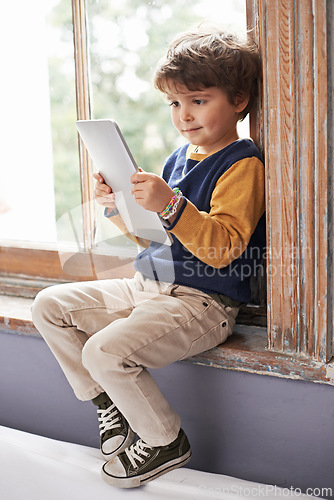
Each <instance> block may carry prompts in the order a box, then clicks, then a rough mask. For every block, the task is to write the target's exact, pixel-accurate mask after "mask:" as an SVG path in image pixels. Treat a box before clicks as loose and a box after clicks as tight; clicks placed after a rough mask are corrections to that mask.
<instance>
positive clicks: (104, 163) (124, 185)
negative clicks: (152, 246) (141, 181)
mask: <svg viewBox="0 0 334 500" xmlns="http://www.w3.org/2000/svg"><path fill="white" fill-rule="evenodd" d="M76 125H77V129H78V131H79V134H80V136H81V138H82V140H83V142H84V144H85V146H86V148H87V151H88V153H89V155H90V156H91V158H92V160H93V163H94V164H95V166H96V168H97V170H98V171H99V172H100V173H101V175H102V177H103V178H104V180H105V182H106V184H108V186H110V187H111V189H112V190H113V192H114V193H115V203H116V206H117V208H118V211H119V213H120V215H121V217H122V219H123V221H124V222H125V224H126V227H127V228H128V231H129V233H131V234H133V235H135V236H138V237H140V238H146V239H148V240H150V241H155V242H157V243H162V244H165V245H171V242H172V239H171V237H170V235H169V234H168V233H167V232H166V230H165V228H164V226H163V224H162V222H161V220H160V218H159V216H158V214H157V213H155V212H151V211H149V210H146V209H145V208H143V207H141V206H140V205H138V204H137V203H136V201H135V199H134V197H133V195H132V194H131V188H132V184H131V182H130V177H131V175H132V174H133V173H135V172H136V170H138V167H137V165H136V162H135V160H134V158H133V156H132V154H131V152H130V150H129V148H128V146H127V144H126V142H125V139H124V137H123V136H122V133H121V131H120V129H119V127H118V125H117V123H116V122H115V121H114V120H79V121H77V122H76Z"/></svg>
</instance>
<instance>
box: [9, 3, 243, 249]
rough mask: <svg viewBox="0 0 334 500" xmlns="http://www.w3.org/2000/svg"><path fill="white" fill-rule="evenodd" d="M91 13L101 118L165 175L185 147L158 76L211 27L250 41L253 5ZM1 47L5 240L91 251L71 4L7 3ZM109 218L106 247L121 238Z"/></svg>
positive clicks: (103, 236) (124, 6) (92, 7)
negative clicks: (163, 60)
mask: <svg viewBox="0 0 334 500" xmlns="http://www.w3.org/2000/svg"><path fill="white" fill-rule="evenodd" d="M86 8H87V31H88V54H89V68H90V90H91V103H92V117H93V118H108V117H110V118H114V119H116V121H118V123H119V125H120V126H121V129H122V131H123V133H124V136H125V138H126V140H127V142H128V143H129V146H130V148H131V150H132V153H133V155H134V157H135V159H136V161H137V163H138V164H139V165H140V166H141V167H142V168H143V169H144V170H148V171H153V172H156V173H160V172H161V168H162V165H163V163H164V160H165V158H166V157H167V156H168V155H169V154H170V153H171V152H172V150H174V149H175V147H177V146H178V145H179V144H181V143H182V140H183V139H182V138H180V137H179V136H178V134H177V132H176V131H175V130H174V128H173V126H172V124H171V121H170V116H169V106H168V105H167V104H166V102H165V101H164V99H163V98H162V96H161V95H160V93H159V92H158V91H156V90H155V89H154V88H153V84H152V76H153V71H154V67H155V65H156V63H157V61H158V60H159V59H160V57H161V56H163V55H164V53H165V50H166V48H167V45H168V42H169V41H170V40H171V39H172V38H173V37H174V35H175V34H176V33H178V32H180V31H184V30H185V29H187V28H188V27H190V26H191V25H193V24H196V23H198V22H200V21H202V20H205V19H211V20H213V21H215V22H219V23H220V24H223V25H224V26H226V28H227V29H231V30H233V31H237V32H240V31H241V32H245V29H246V13H245V1H244V0H191V1H190V0H169V2H168V3H166V2H165V1H164V0H155V1H148V0H146V1H141V0H119V1H117V2H116V1H114V0H87V1H86ZM18 13H19V15H18ZM0 40H1V44H0V55H1V60H2V64H3V68H5V69H6V70H5V71H4V72H3V75H4V76H3V78H1V79H0V92H1V95H2V96H5V98H3V100H2V122H3V127H2V132H1V134H0V147H1V154H2V162H1V167H0V240H1V241H2V242H3V241H5V242H8V243H9V244H11V242H12V241H13V240H16V241H20V242H27V244H29V245H32V246H35V247H39V246H43V245H44V246H45V244H50V245H51V246H54V245H55V244H56V242H57V240H58V241H60V242H65V241H66V242H67V241H70V242H72V243H73V242H74V243H75V244H76V246H77V247H78V248H82V245H81V242H82V224H83V222H82V209H81V206H80V203H81V193H80V174H79V159H78V139H77V132H76V127H75V121H76V116H77V114H76V109H75V106H76V104H75V101H76V100H75V65H74V52H73V26H72V9H71V2H70V0H31V1H29V2H26V1H25V0H17V1H16V2H5V3H3V5H2V6H1V15H0ZM247 127H248V125H247V123H243V124H242V129H241V135H242V136H245V135H248V133H249V132H248V128H247ZM102 212H103V211H102V210H101V207H97V210H96V214H97V223H96V227H97V231H96V241H97V243H99V242H106V240H107V239H108V237H109V236H111V237H112V230H111V226H112V225H111V224H110V222H109V221H106V220H105V219H104V218H103V216H102ZM114 241H115V239H114ZM119 241H121V243H119ZM124 242H125V238H121V240H120V239H118V246H119V245H124V244H125V245H126V244H128V243H124Z"/></svg>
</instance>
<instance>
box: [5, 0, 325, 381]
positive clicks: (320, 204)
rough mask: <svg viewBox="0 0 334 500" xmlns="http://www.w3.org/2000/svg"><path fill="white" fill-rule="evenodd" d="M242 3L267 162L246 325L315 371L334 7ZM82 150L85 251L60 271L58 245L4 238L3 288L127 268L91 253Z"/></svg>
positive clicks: (78, 9)
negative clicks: (261, 278) (258, 286)
mask: <svg viewBox="0 0 334 500" xmlns="http://www.w3.org/2000/svg"><path fill="white" fill-rule="evenodd" d="M246 2H247V20H248V27H249V28H251V29H252V36H253V37H254V38H255V40H256V41H257V43H258V44H259V46H260V50H261V54H262V60H263V86H262V88H263V91H262V102H261V103H260V105H259V107H258V110H257V112H255V113H253V114H252V115H251V136H252V137H253V139H254V141H255V142H256V143H257V144H258V146H259V147H260V149H261V150H262V151H263V154H264V157H265V164H266V191H267V200H266V203H267V256H266V257H267V258H266V263H267V276H266V280H267V296H268V302H267V306H266V307H265V306H262V307H257V308H249V307H246V308H244V310H243V312H242V315H241V316H242V317H243V322H244V323H247V322H250V323H256V322H257V321H259V318H260V322H259V324H262V323H261V322H264V321H265V318H266V317H267V319H268V327H267V334H268V338H267V345H266V346H265V347H263V350H262V354H261V356H262V357H263V353H264V351H266V352H267V353H270V352H271V353H273V356H275V360H276V361H275V363H276V365H277V367H278V368H277V370H278V371H279V367H280V366H281V368H282V366H283V365H284V366H286V365H287V363H290V364H291V366H295V365H294V361H293V360H298V359H299V360H300V363H299V366H300V367H301V366H305V364H306V365H307V364H309V366H311V365H312V363H313V364H314V363H318V364H317V369H318V371H319V372H320V371H323V366H324V365H325V364H326V363H329V362H330V361H331V359H332V357H333V305H334V304H333V262H332V254H333V200H332V192H333V174H332V168H331V167H332V165H333V146H332V145H333V143H334V137H333V101H334V97H333V71H334V69H333V67H332V66H331V65H330V64H329V61H330V60H331V58H333V54H334V48H333V35H332V34H331V33H332V31H333V27H334V25H333V10H334V8H333V4H332V2H331V1H330V0H318V1H317V2H314V1H313V0H270V1H269V0H246ZM72 6H73V25H74V47H75V64H76V87H77V88H76V92H77V107H78V119H87V118H89V117H90V102H89V88H88V81H89V80H88V68H87V64H86V62H85V61H87V55H86V46H87V44H86V31H85V25H86V23H85V2H84V0H72ZM79 156H80V166H81V186H82V202H83V219H84V221H85V224H84V226H85V228H86V229H85V233H84V251H82V252H78V253H77V254H76V255H75V256H73V260H72V262H73V266H74V269H77V270H78V272H77V275H76V274H75V273H74V274H73V273H72V274H73V275H72V276H70V277H69V276H68V275H66V273H65V272H64V270H63V269H62V267H61V265H60V262H59V257H58V252H57V251H56V250H52V249H51V250H45V249H44V250H42V249H41V250H38V249H29V248H23V247H20V246H19V245H18V246H17V247H14V246H5V245H3V246H1V247H0V277H2V282H3V283H4V285H3V287H2V290H3V291H5V292H6V290H7V291H8V293H13V294H15V293H17V294H20V293H21V295H25V293H26V294H27V295H29V293H31V294H32V295H33V294H34V293H35V291H36V290H37V289H39V288H41V286H45V285H47V284H50V283H53V282H58V281H73V280H82V279H96V276H97V275H98V274H99V272H97V269H98V270H100V269H108V266H109V267H110V263H111V260H112V261H113V263H112V266H111V267H112V269H110V272H109V274H105V277H118V276H131V275H132V273H133V270H132V266H131V262H130V260H129V259H126V258H122V257H116V256H113V257H110V256H104V255H95V253H94V248H93V239H94V238H93V235H94V230H95V228H94V213H93V208H92V204H91V203H87V202H88V201H89V200H91V199H92V189H93V188H92V185H91V178H90V175H89V170H90V163H89V158H88V156H87V153H86V151H85V149H84V147H83V145H82V144H81V142H80V141H79ZM282 193H283V195H282ZM24 290H30V291H28V292H24ZM236 352H237V349H236ZM280 354H282V355H284V356H285V357H284V361H280V358H279V355H280ZM277 356H278V357H277ZM206 359H208V358H206ZM261 359H262V358H261ZM270 359H272V360H273V359H274V357H272V358H270ZM282 359H283V358H282ZM287 360H290V361H287ZM272 362H273V361H272ZM319 363H320V364H319ZM276 365H275V366H276ZM282 369H283V368H282Z"/></svg>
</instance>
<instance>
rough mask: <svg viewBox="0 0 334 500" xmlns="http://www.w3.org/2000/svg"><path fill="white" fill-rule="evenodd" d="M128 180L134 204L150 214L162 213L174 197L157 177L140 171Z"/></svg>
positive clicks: (169, 189) (160, 178)
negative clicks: (130, 184)
mask: <svg viewBox="0 0 334 500" xmlns="http://www.w3.org/2000/svg"><path fill="white" fill-rule="evenodd" d="M130 180H131V182H132V184H133V187H132V190H131V193H132V194H133V196H134V197H135V200H136V202H137V203H138V205H140V206H142V207H143V208H145V209H146V210H151V212H162V211H163V210H164V209H165V208H166V206H167V205H168V203H169V202H170V200H171V198H172V197H173V196H174V192H173V190H172V189H171V188H170V187H169V186H168V184H167V182H165V181H164V180H163V178H162V177H160V176H159V175H156V174H152V173H150V172H143V171H142V170H140V171H139V172H136V173H135V174H133V175H132V176H131V179H130Z"/></svg>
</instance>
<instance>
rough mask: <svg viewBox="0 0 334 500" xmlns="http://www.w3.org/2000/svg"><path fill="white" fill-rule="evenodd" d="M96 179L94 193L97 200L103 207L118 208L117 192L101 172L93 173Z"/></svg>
mask: <svg viewBox="0 0 334 500" xmlns="http://www.w3.org/2000/svg"><path fill="white" fill-rule="evenodd" d="M93 177H94V179H95V180H96V184H95V190H94V195H95V199H96V201H97V202H98V203H99V204H100V205H102V206H103V207H107V208H111V210H116V209H117V207H116V205H115V194H114V193H113V192H112V189H111V187H110V186H108V185H107V184H106V183H105V182H104V179H103V177H102V175H101V174H93Z"/></svg>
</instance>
